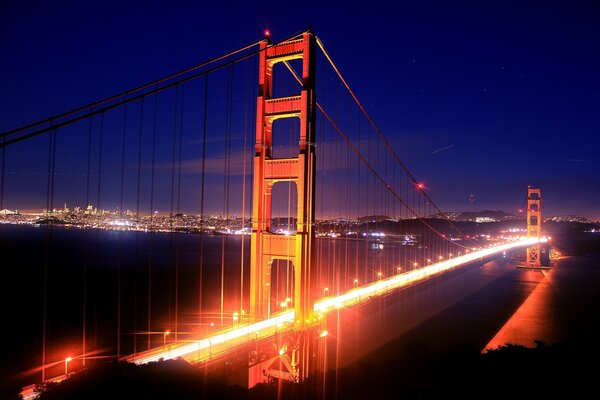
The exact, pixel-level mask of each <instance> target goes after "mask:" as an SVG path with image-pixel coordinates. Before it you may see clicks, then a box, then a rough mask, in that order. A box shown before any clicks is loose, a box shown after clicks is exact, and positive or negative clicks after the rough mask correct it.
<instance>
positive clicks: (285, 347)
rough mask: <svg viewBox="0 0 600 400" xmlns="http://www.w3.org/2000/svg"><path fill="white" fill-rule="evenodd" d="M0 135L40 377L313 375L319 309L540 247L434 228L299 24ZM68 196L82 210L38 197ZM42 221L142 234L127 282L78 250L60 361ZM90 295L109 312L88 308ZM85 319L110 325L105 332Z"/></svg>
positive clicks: (440, 221) (438, 220)
mask: <svg viewBox="0 0 600 400" xmlns="http://www.w3.org/2000/svg"><path fill="white" fill-rule="evenodd" d="M256 76H258V87H256V85H255V83H254V82H255V79H256ZM317 76H318V77H317ZM317 95H318V97H317ZM252 126H255V129H253V128H252ZM0 138H1V141H0V146H1V157H2V163H1V168H2V170H1V182H0V183H1V184H0V210H5V209H7V210H14V209H18V208H27V209H36V205H35V204H27V205H26V207H23V206H21V205H20V204H21V203H19V202H20V201H23V200H22V199H23V198H24V196H26V197H28V198H36V196H37V198H38V199H40V200H39V203H40V204H41V206H39V207H38V208H37V210H39V211H38V212H37V213H33V212H32V213H30V214H28V215H25V214H19V213H14V214H13V213H4V215H3V216H1V217H0V218H3V220H2V222H8V223H10V222H12V223H18V224H28V223H29V224H35V225H44V226H46V225H48V226H49V228H47V232H48V233H47V234H46V236H45V243H44V245H45V246H46V247H45V248H46V252H45V260H44V270H43V274H44V279H43V284H42V285H43V286H42V290H41V291H40V293H41V296H42V297H41V299H40V303H41V304H42V306H40V307H41V308H42V318H43V323H42V325H43V332H42V335H41V336H42V343H41V346H40V349H39V353H40V354H41V357H40V358H41V365H40V367H39V368H38V369H35V371H38V370H39V371H40V372H41V380H42V381H45V380H51V379H53V380H60V379H63V378H64V377H65V376H66V375H68V372H69V370H68V368H69V363H71V364H70V368H72V369H71V371H72V370H73V369H75V370H76V369H81V368H84V367H86V366H87V365H90V364H92V363H93V362H95V361H94V360H95V359H96V358H99V357H111V356H114V357H115V358H118V359H122V360H126V361H130V362H135V363H148V362H153V361H158V360H161V359H163V360H166V359H175V358H182V359H185V360H187V361H189V362H190V363H199V364H201V365H208V364H210V363H211V362H216V361H219V360H226V359H228V358H231V357H241V358H242V360H243V361H244V362H245V363H247V364H248V366H249V374H248V375H249V378H248V385H249V386H253V385H255V384H257V383H259V382H262V381H266V380H273V379H285V380H289V381H295V382H297V381H301V380H304V379H306V378H307V377H308V376H310V375H311V374H312V373H314V371H316V370H319V369H323V368H326V364H325V362H324V360H323V357H321V356H319V354H321V353H322V352H323V346H322V343H323V342H324V341H326V340H327V337H328V329H327V318H326V316H327V314H328V313H329V312H330V311H332V310H339V309H342V308H350V307H353V306H356V305H360V304H365V303H368V302H369V301H370V300H371V299H373V298H376V297H379V296H384V295H387V294H390V293H393V292H395V291H398V290H401V289H403V288H406V287H408V286H411V285H415V284H417V283H419V282H423V281H425V280H428V279H430V278H432V277H436V276H440V275H441V274H444V273H446V272H448V271H452V270H456V269H458V268H460V267H461V266H464V265H468V264H470V263H473V262H478V261H480V260H482V259H487V258H489V257H494V256H496V255H498V254H502V253H504V252H507V251H513V250H517V249H524V248H526V247H527V248H530V249H531V248H533V249H539V243H540V242H542V241H544V240H545V239H543V238H542V237H541V229H539V225H538V226H536V229H537V230H536V231H535V235H529V236H528V237H527V238H524V237H521V236H520V235H519V234H518V233H516V234H515V235H513V236H503V237H495V238H490V237H483V236H481V235H480V236H477V235H473V234H465V233H463V232H461V230H460V229H458V228H457V227H456V226H455V224H454V223H453V222H452V221H451V220H449V219H447V218H445V217H444V213H442V212H441V210H440V209H439V208H438V206H437V205H436V204H435V203H434V201H433V200H432V198H431V197H430V196H429V194H428V193H427V187H426V185H424V184H423V183H421V182H419V181H417V179H416V178H415V177H414V176H413V174H412V173H411V172H410V171H409V170H408V168H407V167H406V165H405V164H404V163H403V162H402V161H401V159H400V157H399V156H398V154H397V153H396V152H395V151H394V149H393V148H392V146H391V144H390V143H389V142H388V141H387V140H386V139H385V137H384V136H383V134H382V132H381V131H380V130H379V129H378V128H377V126H376V125H375V123H374V122H373V119H372V118H371V116H370V115H369V114H368V113H367V111H366V110H365V108H364V107H363V105H362V104H361V103H360V102H359V100H358V97H357V96H356V94H355V93H354V91H352V89H351V88H350V86H349V85H348V83H347V81H346V80H345V79H344V77H343V76H342V74H341V72H340V69H339V68H338V67H337V66H336V64H335V63H334V62H333V60H332V57H331V55H330V54H329V53H328V52H327V51H326V50H325V47H324V45H323V43H322V42H321V40H320V39H319V38H318V37H316V36H315V35H314V34H313V33H312V32H311V31H306V32H302V33H300V34H297V35H294V36H292V37H290V38H288V39H285V40H282V41H280V42H275V43H274V42H272V41H271V40H270V38H269V37H266V38H264V39H261V40H259V41H257V42H255V43H252V44H250V45H248V46H244V47H241V48H240V49H237V50H235V51H233V52H231V53H229V54H227V55H224V56H220V57H216V58H214V59H212V60H211V61H209V62H206V63H202V64H199V65H197V66H194V67H192V68H190V69H187V70H185V71H181V72H179V73H176V74H173V75H171V76H168V77H166V78H163V79H159V80H157V81H154V82H151V83H149V84H145V85H141V86H139V87H137V88H135V89H133V90H127V91H124V92H122V93H121V94H118V95H116V96H112V97H109V98H106V99H103V100H101V101H98V102H95V103H93V104H89V105H86V106H83V107H80V108H77V109H75V110H72V111H69V112H66V113H63V114H60V115H56V116H54V117H50V118H46V119H44V120H41V121H38V122H36V123H32V124H28V125H26V126H24V127H21V128H18V129H13V130H10V131H6V132H3V133H2V134H0ZM252 142H253V143H254V146H251V145H250V144H251V143H252ZM24 154H29V155H30V158H29V159H24V157H23V155H24ZM36 160H37V163H38V164H37V166H35V165H36ZM32 164H34V167H32V166H31V165H32ZM26 166H27V167H26ZM27 168H30V169H32V168H33V169H34V170H36V171H43V172H42V173H39V172H38V173H28V172H27V171H28V170H27ZM8 171H11V173H8ZM23 186H27V187H28V188H29V189H28V190H27V191H26V192H27V193H25V194H22V193H18V192H19V189H21V188H22V187H23ZM32 188H33V189H32ZM250 188H251V189H250ZM65 202H69V203H70V204H74V205H77V204H79V206H78V207H77V208H69V207H67V205H66V204H65V205H64V206H63V207H62V208H61V207H58V208H57V207H56V206H55V204H61V205H62V204H63V203H65ZM250 209H251V210H252V212H251V214H249V213H248V210H250ZM161 210H162V211H161ZM217 214H218V215H217ZM55 225H66V226H69V227H74V228H76V229H86V230H89V229H94V230H96V231H100V230H102V229H106V230H119V231H121V232H123V233H122V234H123V235H125V234H132V235H135V238H136V243H137V241H138V240H139V241H141V240H147V241H148V243H147V245H146V247H144V249H143V251H140V252H139V254H138V253H137V250H136V256H135V257H136V258H135V260H134V261H135V265H138V264H140V265H143V266H145V268H138V269H136V268H132V272H130V271H128V270H127V265H128V264H127V262H128V261H127V260H128V258H127V257H128V254H126V252H125V251H124V250H122V249H121V247H119V248H118V249H117V250H116V251H117V253H118V254H117V256H116V257H115V258H114V263H115V265H114V266H115V267H116V268H115V270H116V273H115V274H114V276H113V277H114V282H112V283H110V284H109V286H110V287H111V288H112V291H110V290H105V289H106V286H100V285H97V286H94V285H95V283H94V282H95V281H94V280H92V279H91V277H90V276H89V274H91V273H95V274H101V273H103V272H98V271H96V270H93V271H92V270H91V269H90V268H91V267H89V265H90V263H91V261H90V259H91V258H92V257H91V256H90V255H89V253H90V250H89V249H90V248H94V244H93V243H87V242H86V243H85V251H83V256H82V260H81V268H82V270H83V273H82V275H81V277H80V281H78V283H80V284H81V288H82V291H81V304H79V308H78V310H79V312H80V314H81V321H80V327H79V332H78V333H77V334H73V335H71V336H74V337H75V336H77V335H80V340H79V341H78V342H77V341H75V340H73V341H72V342H73V343H78V344H77V345H73V344H71V345H70V346H69V348H70V349H71V350H69V354H64V356H65V357H67V356H68V358H61V357H59V356H57V355H56V354H57V352H56V351H53V350H54V349H53V348H51V347H52V344H53V343H54V344H55V343H56V337H58V336H69V335H65V333H64V330H63V331H61V330H60V329H61V328H60V327H59V328H56V324H51V322H52V321H51V319H52V315H53V314H54V313H55V312H54V311H53V307H56V303H58V302H59V300H60V299H61V297H60V295H59V294H57V293H61V287H60V282H58V283H56V282H57V280H56V279H52V276H53V275H52V274H53V273H55V272H54V269H55V267H54V265H55V264H54V263H55V261H53V260H54V259H53V258H52V243H53V242H52V231H53V229H54V228H51V227H53V226H55ZM149 232H150V233H151V234H154V233H153V232H156V233H155V234H156V235H163V234H164V235H168V241H169V243H171V244H170V246H169V252H168V253H169V255H170V256H172V258H170V259H169V260H168V261H167V262H166V263H167V264H168V265H169V266H172V268H173V269H172V270H170V271H169V272H168V273H164V272H162V271H160V270H159V269H158V268H157V267H156V264H157V262H158V261H157V259H160V257H164V254H163V253H157V254H154V250H155V249H156V247H158V244H157V242H153V241H152V240H153V239H147V236H144V238H146V239H142V238H141V236H140V235H148V234H149ZM181 232H184V233H196V234H197V235H195V237H197V247H195V246H194V247H193V248H194V249H196V250H194V251H197V249H199V254H198V257H196V258H197V260H198V265H195V264H194V265H191V267H190V265H188V264H189V263H188V264H186V261H185V260H184V256H185V254H186V253H185V252H184V251H185V247H184V241H183V240H184V239H185V237H187V236H186V235H183V234H182V233H181ZM528 233H529V231H528ZM248 239H249V240H248ZM185 243H187V242H185ZM211 246H212V247H211ZM96 248H99V246H98V245H97V244H96ZM190 251H191V250H190ZM523 252H524V251H523ZM527 254H531V251H530V252H529V253H527ZM194 255H196V253H194ZM95 257H98V254H95ZM530 259H531V257H530ZM140 260H142V261H143V262H142V261H140ZM130 261H131V260H130ZM161 273H163V275H162V277H163V278H165V277H166V278H165V279H164V280H163V279H161V275H160V274H161ZM98 276H100V275H97V276H96V275H95V277H96V278H97V277H98ZM167 281H168V284H167V283H165V282H167ZM49 282H50V283H49ZM52 282H54V283H52ZM103 282H104V283H103V285H106V281H103ZM139 282H144V283H145V284H146V286H147V287H146V289H142V288H140V284H139ZM53 285H57V286H53ZM130 288H134V290H135V291H133V290H129V289H130ZM130 292H132V293H134V295H130ZM140 293H141V294H140ZM103 296H109V297H110V299H105V298H104V297H103ZM128 296H130V297H128ZM103 301H107V302H109V303H110V304H111V305H112V306H113V308H112V309H113V314H112V318H106V317H105V319H104V320H103V319H102V318H103V315H102V313H101V312H99V311H98V310H97V308H98V307H97V304H98V303H99V302H103ZM92 303H93V304H96V306H95V307H96V308H93V307H92ZM61 307H62V308H64V307H65V305H64V302H63V303H61ZM115 310H116V311H115ZM109 314H110V313H109ZM114 314H116V315H114ZM91 320H93V321H94V324H95V326H98V325H99V324H105V325H106V326H107V327H109V328H113V329H114V331H113V334H112V336H111V339H106V338H105V337H101V336H100V335H101V332H100V330H99V329H98V328H95V329H94V330H93V331H92V329H91V326H90V325H91V323H90V321H91ZM111 324H113V325H111ZM64 329H66V328H64ZM70 329H72V327H71V328H70ZM107 329H108V328H107ZM109 336H110V335H109ZM99 342H102V346H100V345H98V344H95V343H99ZM259 344H260V345H261V346H260V347H259ZM57 347H58V346H57ZM265 348H266V349H270V350H268V351H263V350H261V349H265ZM77 354H79V355H77ZM127 354H129V355H127ZM77 363H78V364H77ZM63 364H64V371H62V367H63ZM32 393H33V387H28V388H26V389H25V391H24V392H23V394H24V395H25V397H27V396H31V395H32Z"/></svg>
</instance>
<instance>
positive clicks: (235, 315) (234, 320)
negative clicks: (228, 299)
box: [232, 312, 240, 325]
mask: <svg viewBox="0 0 600 400" xmlns="http://www.w3.org/2000/svg"><path fill="white" fill-rule="evenodd" d="M232 319H233V324H234V325H235V324H236V323H237V322H238V320H239V319H240V314H239V313H237V312H234V313H233V316H232Z"/></svg>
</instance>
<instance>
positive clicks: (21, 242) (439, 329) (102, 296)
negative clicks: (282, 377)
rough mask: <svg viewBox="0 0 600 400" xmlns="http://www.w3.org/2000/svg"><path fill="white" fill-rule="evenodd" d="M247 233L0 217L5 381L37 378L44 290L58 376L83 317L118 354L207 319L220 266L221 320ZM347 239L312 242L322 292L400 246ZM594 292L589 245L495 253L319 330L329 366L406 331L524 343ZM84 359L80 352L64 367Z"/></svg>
mask: <svg viewBox="0 0 600 400" xmlns="http://www.w3.org/2000/svg"><path fill="white" fill-rule="evenodd" d="M201 240H202V242H201ZM249 242H250V240H249V238H248V237H246V238H244V239H242V238H240V237H221V236H212V237H202V238H201V237H200V236H198V235H185V234H157V233H150V234H149V233H139V232H138V233H135V232H109V231H99V230H78V229H71V230H69V229H62V228H60V229H56V228H52V229H47V228H34V227H29V226H9V225H0V271H1V275H0V276H1V280H0V293H1V294H0V304H1V307H2V313H1V318H2V325H1V331H2V340H3V343H4V346H3V349H2V353H1V364H0V385H1V389H2V390H3V392H2V394H3V393H5V391H6V390H9V391H14V388H18V387H19V386H20V385H24V384H29V383H32V382H35V381H38V380H39V378H40V373H39V370H38V371H36V367H39V366H40V365H41V362H42V358H41V349H42V327H43V323H42V320H43V319H42V316H43V305H44V301H43V300H44V297H45V298H46V302H45V304H46V322H47V323H46V350H47V351H46V363H47V364H51V363H55V365H54V366H53V367H50V368H48V370H47V375H48V376H55V375H59V374H61V373H63V372H64V359H65V357H67V356H75V357H77V356H79V355H81V354H82V348H83V332H84V321H85V346H86V351H87V352H88V353H89V352H97V354H98V355H116V352H117V351H116V348H117V343H118V340H117V339H118V337H117V334H116V332H117V328H118V325H119V324H118V320H120V331H121V335H120V343H119V344H120V353H121V354H128V353H130V352H133V351H134V350H144V349H146V348H147V346H148V340H150V345H151V346H156V345H159V344H162V341H163V334H162V332H163V331H165V330H166V329H170V330H174V327H175V316H176V315H177V326H178V329H179V331H180V332H182V337H183V338H185V332H195V333H196V334H198V333H201V332H206V331H207V330H210V329H215V328H216V327H218V326H219V325H220V323H221V319H220V315H219V311H220V302H221V296H220V293H221V274H222V273H223V279H224V282H225V284H224V293H225V296H224V304H223V309H224V310H225V312H226V316H225V320H224V321H223V323H224V324H225V325H227V324H230V323H231V322H232V321H231V317H230V315H232V312H233V311H234V310H239V308H240V297H241V292H242V288H241V286H242V284H243V285H244V298H245V299H247V298H248V287H247V286H248V258H249V255H250V251H249ZM352 246H354V245H352V244H351V245H350V247H348V245H347V244H346V247H344V246H343V245H342V243H341V242H339V243H337V244H336V243H334V242H332V241H320V242H319V245H318V246H316V247H317V252H318V255H317V256H316V257H317V259H319V260H320V262H319V265H318V270H317V271H315V272H316V273H315V274H314V275H313V277H314V279H315V282H316V284H314V286H315V288H316V289H315V290H316V291H321V290H322V289H321V287H330V288H331V289H330V291H331V292H332V293H331V294H333V292H334V291H335V290H337V289H338V288H337V287H336V285H337V283H336V282H340V279H338V278H339V275H340V274H339V272H336V271H343V270H346V271H348V270H352V269H353V265H354V264H355V263H354V259H355V258H356V257H357V255H358V256H359V257H360V258H361V261H362V260H364V261H365V264H366V266H367V267H366V268H364V269H362V270H360V271H358V270H357V271H356V272H357V273H356V274H354V275H356V276H359V278H360V279H361V283H362V281H367V280H369V279H376V276H374V273H375V272H374V271H379V270H381V269H383V270H384V272H385V273H386V274H387V273H389V271H386V268H388V269H389V268H393V266H394V265H398V261H399V260H400V261H401V260H402V255H401V254H400V255H398V256H397V257H398V259H395V258H394V257H396V256H393V255H391V253H390V254H388V253H389V251H388V247H387V245H386V251H385V252H381V251H379V250H372V248H371V246H366V247H365V248H364V249H363V248H361V249H358V248H356V246H355V247H352ZM242 248H243V252H244V275H243V276H242V275H241V263H242ZM390 248H391V249H392V250H390V251H396V250H397V249H394V248H393V246H390ZM223 249H224V250H225V251H223ZM359 250H360V251H359ZM344 254H345V256H344ZM330 255H333V259H334V262H331V260H332V258H331V257H330ZM363 257H364V259H363ZM200 260H202V263H201V262H200ZM200 264H202V274H200ZM222 264H223V265H224V266H225V268H224V270H222V269H221V265H222ZM356 265H358V263H356ZM336 266H337V268H336ZM286 268H287V266H283V267H282V268H280V269H279V272H274V274H275V276H274V280H275V282H277V288H274V289H272V290H275V293H277V294H276V295H274V296H273V297H274V298H273V299H272V300H273V306H274V307H276V306H277V302H278V300H279V299H278V298H285V297H286V294H285V293H286V291H287V290H289V287H290V282H289V276H288V275H289V274H287V269H286ZM352 274H353V273H352V272H348V273H347V274H346V276H345V278H343V279H341V281H344V280H346V281H348V277H350V275H352ZM354 275H352V276H354ZM44 276H45V277H46V285H44ZM201 281H202V288H203V289H202V295H201V297H200V295H199V287H200V283H201ZM149 282H150V285H149ZM344 284H346V285H352V282H351V281H348V282H340V283H339V289H340V290H343V289H344V288H343V286H344ZM119 287H120V291H119ZM149 287H150V291H149V290H148V288H149ZM44 288H46V293H45V296H44ZM176 288H177V290H176ZM119 293H120V296H119ZM149 293H150V302H151V317H150V331H152V332H153V334H152V335H149V336H148V335H147V334H141V335H136V334H134V333H135V332H145V331H147V330H148V311H147V310H148V300H149V297H148V296H149ZM320 294H321V293H314V295H315V296H316V297H320V296H318V295H320ZM119 297H120V299H119ZM119 300H120V304H121V306H120V307H119ZM200 300H201V304H200ZM246 301H247V300H246ZM200 305H201V307H202V315H201V316H199V314H198V309H199V306H200ZM599 305H600V256H588V257H572V258H566V259H563V260H560V261H558V262H557V263H556V265H555V267H554V268H553V269H552V270H550V271H548V272H544V273H542V272H536V271H527V270H522V269H517V268H515V266H514V265H512V264H511V263H510V262H509V261H507V260H506V259H498V260H495V261H490V262H488V263H485V264H483V265H480V264H477V265H472V266H469V267H466V268H463V269H462V270H460V271H457V272H453V273H450V274H447V275H445V276H444V277H440V278H436V279H435V280H434V281H431V282H428V283H426V284H421V285H418V286H416V287H412V288H409V289H406V290H404V291H402V292H399V293H397V294H395V295H391V296H387V297H384V298H381V299H377V300H375V301H373V302H372V303H371V304H369V305H366V306H362V307H358V308H354V309H351V310H344V311H341V314H340V316H341V317H340V319H339V324H338V320H337V315H336V314H333V315H331V316H330V317H329V320H328V330H329V331H330V332H331V336H332V337H335V338H338V339H339V340H338V341H335V340H334V341H331V343H332V344H331V346H330V347H329V348H328V352H329V353H330V356H329V357H328V366H329V367H335V366H345V365H349V364H351V363H353V362H355V361H357V360H360V359H361V358H362V357H365V356H366V355H369V357H374V358H376V359H381V360H384V359H385V358H386V357H387V356H389V355H393V354H394V351H395V349H398V348H400V347H402V346H403V345H405V344H406V343H412V342H421V343H425V344H426V345H427V346H428V347H429V348H430V350H431V351H432V352H443V351H447V350H448V349H452V348H455V347H456V346H470V347H476V348H478V349H484V348H486V347H487V346H488V345H497V344H501V343H502V342H503V341H506V340H508V341H511V342H522V343H524V344H528V345H529V344H531V343H532V342H533V340H544V341H546V342H548V343H553V342H558V341H564V340H568V339H573V338H575V339H576V338H579V337H583V335H584V334H589V333H590V332H593V331H594V330H596V331H597V329H598V326H599V323H598V320H599V317H598V315H600V314H599V313H598V312H597V308H598V306H599ZM244 306H245V307H244V308H246V307H247V304H244ZM176 310H177V313H176V312H175V311H176ZM119 314H120V318H117V315H119ZM84 317H85V318H84ZM211 324H214V325H215V328H211ZM170 339H172V338H170ZM180 339H181V338H180ZM338 342H339V343H338ZM87 362H88V363H93V362H94V360H90V359H88V361H87ZM81 363H82V361H81V359H79V358H77V359H75V360H73V361H72V362H71V364H70V365H71V366H70V368H73V369H77V368H79V367H80V366H81ZM2 397H4V396H2Z"/></svg>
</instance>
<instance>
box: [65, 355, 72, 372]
mask: <svg viewBox="0 0 600 400" xmlns="http://www.w3.org/2000/svg"><path fill="white" fill-rule="evenodd" d="M71 360H72V358H71V357H67V358H65V375H69V363H70V362H71Z"/></svg>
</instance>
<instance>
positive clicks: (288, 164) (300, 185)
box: [249, 32, 316, 386]
mask: <svg viewBox="0 0 600 400" xmlns="http://www.w3.org/2000/svg"><path fill="white" fill-rule="evenodd" d="M315 48H316V47H315V37H314V35H313V34H312V33H311V32H306V33H304V34H303V35H302V37H301V38H300V39H295V40H289V41H285V42H282V43H278V44H275V45H273V44H271V43H270V42H269V41H268V39H265V40H264V41H263V42H262V43H261V52H260V66H259V76H258V84H259V92H258V99H257V111H256V153H255V156H254V186H253V201H252V204H253V210H252V238H251V255H250V257H251V259H250V263H251V264H250V313H251V315H252V316H253V317H254V318H255V320H257V321H258V320H262V319H265V318H268V317H269V316H270V313H271V310H270V303H271V296H270V293H271V287H272V284H271V266H272V265H273V262H274V261H275V260H285V261H289V262H291V264H292V265H293V269H294V295H293V304H292V306H293V308H294V310H295V320H296V324H295V326H296V332H297V333H298V332H300V334H296V335H295V337H296V342H295V343H288V344H282V346H285V348H286V349H288V350H286V351H285V353H286V354H283V353H284V351H283V350H282V353H281V354H282V356H285V360H282V364H285V365H286V370H285V371H271V370H269V368H270V365H272V364H273V362H270V363H268V365H263V366H258V367H257V368H256V370H257V371H258V372H259V373H261V374H262V370H265V371H266V372H265V373H266V374H267V375H269V376H271V377H276V378H283V379H287V380H294V381H298V380H302V379H304V378H305V377H306V376H307V375H308V368H309V367H308V366H309V363H310V357H309V351H308V346H309V344H310V342H311V340H310V339H309V336H310V333H309V332H308V330H306V331H305V332H304V333H302V332H303V330H304V328H307V326H308V325H309V324H310V323H311V321H312V319H313V306H314V304H313V298H312V296H311V288H310V272H311V271H310V269H311V246H312V242H313V230H312V224H313V221H314V215H315V211H314V203H315V112H316V100H315V70H316V68H315ZM294 59H301V60H302V91H301V92H300V94H299V95H296V96H290V97H281V98H273V97H272V94H273V68H274V67H275V65H276V64H277V63H281V62H288V61H290V60H294ZM282 118H298V119H299V120H300V141H299V149H298V156H297V157H290V158H274V157H273V154H272V150H273V149H272V147H273V123H274V122H275V121H276V120H277V119H282ZM277 182H294V183H295V184H296V189H297V194H298V202H297V204H298V209H297V214H296V216H297V229H296V234H295V235H289V236H286V235H277V234H274V233H273V232H272V231H271V201H272V200H271V194H272V189H273V185H274V184H275V183H277ZM282 348H283V347H282ZM287 353H289V354H291V357H288V355H287ZM275 364H281V363H275ZM253 375H254V376H253ZM262 378H263V377H262V376H256V373H253V372H252V371H251V372H250V380H249V385H250V386H252V385H253V384H255V383H258V381H259V380H260V379H262Z"/></svg>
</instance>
